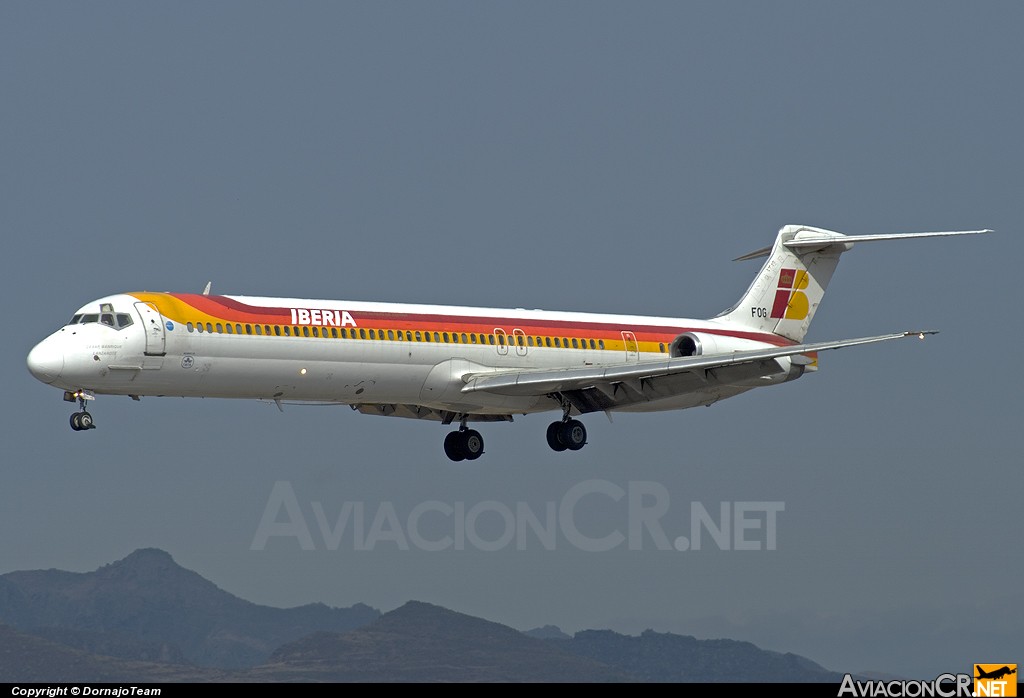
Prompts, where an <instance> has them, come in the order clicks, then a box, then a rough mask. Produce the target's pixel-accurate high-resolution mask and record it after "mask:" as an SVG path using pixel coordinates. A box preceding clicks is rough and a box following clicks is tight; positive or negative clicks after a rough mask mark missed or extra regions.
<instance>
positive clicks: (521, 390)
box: [27, 225, 992, 461]
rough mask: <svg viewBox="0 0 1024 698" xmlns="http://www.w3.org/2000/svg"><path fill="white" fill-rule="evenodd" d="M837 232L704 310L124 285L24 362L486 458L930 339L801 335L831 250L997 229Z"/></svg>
mask: <svg viewBox="0 0 1024 698" xmlns="http://www.w3.org/2000/svg"><path fill="white" fill-rule="evenodd" d="M989 232H992V231H991V230H987V229H986V230H964V231H946V232H928V233H886V234H881V235H844V234H842V233H837V232H834V231H830V230H825V229H822V228H815V227H810V226H803V225H786V226H784V227H783V228H782V229H781V230H780V231H779V233H778V235H777V237H776V239H775V243H774V244H773V245H772V246H771V247H766V248H764V249H761V250H757V251H756V252H752V253H750V254H747V255H743V256H742V257H738V258H737V261H739V260H749V259H759V258H761V257H766V258H767V259H766V261H765V262H764V265H763V266H762V267H761V270H760V271H759V272H758V273H757V275H756V276H755V277H754V280H753V282H752V283H751V285H750V287H749V288H748V289H747V291H746V293H744V294H743V296H742V297H741V298H740V300H739V301H738V302H737V303H736V304H735V305H733V306H732V307H731V308H729V309H728V310H725V311H723V312H722V313H720V314H719V315H717V316H715V317H713V318H710V319H706V320H694V319H685V318H666V317H645V316H632V315H604V314H596V313H576V312H550V311H544V310H524V309H515V310H502V309H493V308H472V307H460V306H437V305H409V304H398V303H374V302H357V301H334V300H311V299H304V298H266V297H249V296H226V295H225V296H222V295H211V294H210V285H209V284H207V287H206V289H205V290H204V291H203V293H169V292H167V293H151V292H132V293H121V294H117V295H111V296H107V297H105V298H100V299H98V300H94V301H92V302H90V303H87V304H85V305H84V306H82V307H81V308H79V309H78V310H77V311H76V312H75V313H74V314H73V316H72V318H71V320H70V321H69V322H68V323H67V324H66V325H64V326H63V327H61V328H60V329H59V330H57V331H56V332H54V333H53V334H51V335H50V336H49V337H47V338H46V339H44V340H42V341H41V342H39V344H37V345H36V346H35V347H34V348H33V349H32V350H31V352H30V353H29V355H28V360H27V362H28V369H29V371H30V372H31V373H32V375H33V376H35V377H36V378H37V379H38V380H40V381H42V382H43V383H46V384H49V385H52V386H54V387H56V388H59V389H62V390H64V400H65V401H68V402H77V403H78V406H79V411H78V412H75V413H74V414H72V415H71V418H70V423H71V428H72V429H73V430H75V431H86V430H90V429H93V428H95V422H94V420H93V417H92V415H91V414H90V413H89V412H88V411H87V410H86V403H87V402H88V401H91V400H93V399H95V396H96V395H128V396H129V397H131V398H132V399H133V400H139V399H140V398H141V397H143V396H181V397H221V398H243V399H257V400H263V401H269V402H273V403H275V404H276V405H277V407H278V409H282V410H283V405H285V404H293V403H298V404H309V403H313V404H339V405H349V406H350V407H351V408H352V409H353V410H356V411H358V412H362V413H365V414H376V415H385V416H394V417H406V418H412V419H428V420H436V421H439V422H441V424H443V425H457V428H456V429H455V430H454V431H451V432H450V433H448V434H447V436H446V437H445V439H444V451H445V454H446V455H447V456H448V458H450V459H451V460H453V461H461V460H476V459H477V458H479V457H480V456H481V455H482V454H483V452H484V441H483V437H482V436H481V434H480V432H479V431H477V430H476V429H471V428H469V426H468V425H469V423H471V422H472V423H477V422H494V421H512V418H513V415H518V414H522V415H526V414H530V413H536V412H545V411H557V412H561V417H560V419H557V420H556V421H554V422H552V423H551V424H550V425H549V426H548V428H547V433H546V437H547V443H548V445H549V446H550V447H551V448H552V449H553V450H555V451H566V450H569V451H578V450H579V449H581V448H583V447H584V446H585V445H586V443H587V430H586V427H585V426H584V424H583V422H582V421H581V420H580V419H578V417H580V416H582V415H587V414H591V413H594V412H605V413H607V414H608V416H609V418H611V413H612V412H655V411H663V410H678V409H685V408H689V407H696V406H699V405H711V404H713V403H715V402H718V401H720V400H724V399H726V398H729V397H733V396H736V395H739V394H741V393H744V392H746V391H748V390H752V389H753V388H757V387H761V386H769V385H777V384H780V383H786V382H789V381H792V380H795V379H797V378H799V377H801V376H802V375H804V374H806V373H811V372H814V371H816V370H817V368H818V363H817V356H818V352H822V351H827V350H833V349H840V348H843V347H852V346H860V345H866V344H873V343H877V342H886V341H890V340H895V339H901V338H905V337H920V338H922V339H923V338H924V337H925V335H927V334H934V332H932V331H925V332H922V331H916V330H915V331H906V332H895V333H890V334H883V335H878V336H873V337H861V338H856V339H846V340H838V341H826V342H812V343H804V336H805V335H806V333H807V330H808V327H809V326H810V324H811V320H812V319H813V318H814V315H815V312H816V311H817V309H818V306H819V304H820V302H821V300H822V297H823V295H824V293H825V289H826V287H827V286H828V283H829V280H830V279H831V277H832V274H833V272H834V271H835V269H836V265H837V263H838V262H839V257H840V256H841V255H842V254H843V253H844V252H847V251H849V250H851V249H852V248H853V247H854V246H855V245H858V244H860V243H867V242H876V241H886V240H902V239H913V238H922V237H946V236H959V235H976V234H981V233H989Z"/></svg>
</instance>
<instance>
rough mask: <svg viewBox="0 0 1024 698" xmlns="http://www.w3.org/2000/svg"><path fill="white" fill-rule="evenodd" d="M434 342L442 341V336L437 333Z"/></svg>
mask: <svg viewBox="0 0 1024 698" xmlns="http://www.w3.org/2000/svg"><path fill="white" fill-rule="evenodd" d="M434 341H435V342H440V341H441V335H439V334H438V333H437V332H435V333H434Z"/></svg>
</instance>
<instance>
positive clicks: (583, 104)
mask: <svg viewBox="0 0 1024 698" xmlns="http://www.w3.org/2000/svg"><path fill="white" fill-rule="evenodd" d="M1022 20H1024V8H1021V6H1020V5H1019V4H1013V3H984V4H962V3H934V2H930V3H916V2H915V3H898V4H892V3H856V4H849V3H844V4H835V3H828V4H820V3H740V4H736V3H701V4H689V3H641V4H632V3H630V4H628V5H627V4H614V3H612V4H609V3H593V2H587V3H557V4H551V3H514V4H513V3H508V4H496V3H430V4H408V3H401V4H392V3H360V4H347V3H301V4H296V3H289V4H287V5H282V4H277V3H248V4H242V3H208V2H203V3H158V4H154V3H147V4H139V3H90V4H70V3H69V4H53V3H21V2H7V3H2V4H0V95H2V101H0V105H2V108H0V230H2V235H3V240H4V251H3V256H2V264H3V269H2V275H0V283H2V285H3V286H2V288H3V292H4V297H5V298H7V299H8V305H9V313H8V315H9V317H10V321H9V330H8V332H7V338H8V339H7V341H5V342H3V343H2V344H0V351H2V352H3V355H2V356H3V364H2V365H3V366H5V369H4V371H5V373H4V375H5V376H6V377H7V378H8V387H9V391H8V395H7V399H6V400H4V402H3V405H2V407H0V417H2V420H3V424H4V436H3V442H4V450H5V452H6V455H5V458H4V463H5V465H4V468H3V476H2V478H3V479H2V483H3V484H2V486H0V572H8V571H12V570H18V569H34V568H50V567H57V568H61V569H71V570H81V571H84V570H91V569H95V568H96V567H98V566H100V565H102V564H105V563H108V562H110V561H113V560H115V559H118V558H120V557H123V556H124V555H126V554H127V553H129V552H131V551H132V550H133V549H135V548H138V547H147V546H155V547H160V548H163V549H166V550H167V551H169V552H170V553H171V554H172V555H174V557H175V559H176V560H177V561H178V562H179V563H181V564H182V565H184V566H186V567H189V568H192V569H195V570H196V571H198V572H199V573H201V574H202V575H204V576H205V577H207V578H209V579H211V580H213V581H214V582H216V583H217V584H218V585H220V586H222V587H223V588H225V589H227V590H229V591H231V592H233V593H236V594H238V595H240V596H242V597H244V598H247V599H250V600H252V601H256V602H259V603H265V604H271V605H277V606H289V605H297V604H302V603H307V602H310V601H323V602H325V603H328V604H331V605H348V604H352V603H355V602H365V603H368V604H372V605H374V606H377V607H379V608H382V609H384V610H389V609H391V608H394V607H396V606H398V605H400V604H401V603H403V602H405V601H406V600H408V599H420V600H424V601H429V602H433V603H438V604H442V605H444V606H447V607H450V608H453V609H455V610H458V611H463V612H467V613H472V614H475V615H479V616H482V617H485V618H488V619H492V620H496V621H500V622H504V623H507V624H509V625H512V626H514V627H518V628H524V629H525V628H530V627H533V626H536V625H541V624H545V623H554V624H557V625H559V626H561V627H562V628H563V629H565V630H567V631H570V632H572V631H575V630H578V629H582V628H590V627H614V628H617V629H620V630H625V631H631V632H634V631H639V630H642V629H643V628H645V627H653V628H655V629H658V630H672V631H675V632H683V633H691V634H697V635H699V636H711V637H715V636H728V637H733V638H736V639H745V640H751V641H754V642H756V643H758V644H760V645H761V646H763V647H766V648H770V649H780V650H787V651H794V652H798V653H801V654H804V655H807V656H809V657H811V658H812V659H815V660H817V661H819V662H821V663H823V664H825V665H826V666H828V667H829V668H831V669H835V670H839V671H856V670H864V669H877V670H886V671H892V672H897V673H904V674H921V675H929V674H930V675H932V676H934V674H936V673H938V672H940V671H965V670H967V668H968V666H969V665H970V664H971V663H973V662H1004V661H1005V662H1014V661H1020V660H1022V659H1024V642H1022V641H1021V640H1020V634H1019V627H1020V626H1021V625H1022V622H1024V612H1022V610H1021V609H1022V607H1024V606H1022V602H1024V597H1022V594H1021V592H1020V591H1019V580H1020V578H1021V575H1022V573H1024V563H1022V558H1021V551H1020V530H1021V524H1020V518H1019V514H1018V511H1019V502H1020V494H1021V491H1022V486H1024V475H1022V470H1021V467H1020V447H1019V439H1018V437H1019V432H1020V417H1021V410H1020V406H1019V400H1020V388H1021V380H1020V377H1019V374H1020V364H1019V360H1018V357H1017V353H1018V351H1017V349H1018V347H1019V346H1021V340H1022V336H1021V335H1022V333H1021V330H1020V326H1021V323H1020V322H1019V320H1018V319H1017V311H1018V308H1017V305H1018V303H1017V299H1018V298H1019V296H1020V291H1019V287H1018V285H1017V282H1016V279H1017V278H1019V266H1020V264H1021V259H1022V258H1024V254H1022V253H1024V249H1022V248H1024V245H1022V243H1021V238H1020V235H1019V232H1018V231H1019V229H1020V225H1021V221H1022V212H1024V211H1022V209H1024V204H1022V198H1021V164H1022V162H1024V147H1022V136H1021V125H1020V124H1021V113H1022V111H1024V109H1022V107H1024V97H1022V93H1021V90H1020V89H1019V88H1020V81H1021V75H1022V74H1024V48H1022V47H1021V43H1020V28H1021V26H1022ZM786 223H806V224H810V225H818V226H822V227H826V228H831V229H834V230H839V231H843V232H847V233H852V234H863V233H877V232H889V231H912V230H946V229H963V228H979V227H990V228H995V229H996V230H997V231H998V232H997V234H996V235H991V236H986V237H984V238H980V239H979V238H975V239H957V240H933V241H922V242H916V243H915V242H894V243H885V244H879V245H875V246H862V247H859V248H857V249H856V250H855V251H854V252H852V253H850V254H849V255H846V256H844V258H843V262H842V264H841V265H840V269H839V271H838V272H837V274H836V276H835V278H834V279H833V283H832V285H831V286H830V288H829V292H828V294H827V295H826V298H825V301H824V304H823V306H822V309H821V311H820V312H819V313H818V315H817V316H816V319H815V323H814V325H813V326H812V328H811V332H810V335H809V336H808V340H810V341H814V340H826V339H838V338H845V337H857V336H863V335H868V334H879V333H883V332H888V331H894V330H901V329H909V328H919V327H920V328H926V329H930V328H936V329H939V330H941V331H942V333H941V334H939V335H938V336H937V337H934V338H931V339H929V340H928V341H927V342H924V343H918V342H902V343H896V344H889V345H882V346H873V347H865V348H852V349H845V350H842V351H839V352H831V353H829V354H827V355H823V356H822V360H821V364H822V366H821V371H820V372H819V373H818V374H817V375H812V376H808V377H805V378H803V379H801V380H799V381H797V382H795V383H791V384H787V385H783V386H779V387H774V388H768V389H765V390H761V391H755V392H754V393H750V394H747V395H745V396H741V397H738V398H735V399H733V400H730V401H726V402H724V403H720V404H718V405H716V406H713V407H712V408H710V409H703V408H701V409H695V410H689V411H684V412H674V413H664V414H657V415H648V416H630V415H621V416H616V418H615V421H614V423H611V424H609V423H608V420H607V419H605V418H604V416H603V415H591V416H589V417H588V418H587V419H586V423H587V425H588V428H589V430H590V444H589V445H588V446H587V447H586V448H585V449H584V450H582V451H580V452H579V453H575V454H556V453H553V452H552V451H550V450H549V449H548V448H547V446H546V445H545V443H544V429H545V427H546V425H547V423H548V422H549V421H550V418H549V417H547V416H535V417H527V418H520V419H517V420H516V423H515V424H511V425H509V424H495V425H485V426H484V427H483V428H482V429H481V431H482V432H483V434H484V437H485V439H486V441H487V454H486V455H485V456H484V458H483V459H481V460H479V461H476V462H475V463H473V464H466V463H461V464H453V463H450V462H448V461H447V460H446V459H445V457H444V455H443V453H442V451H441V441H442V439H443V437H444V434H445V433H446V431H447V429H446V428H444V427H441V426H438V425H437V424H435V423H423V424H421V423H416V422H412V421H407V420H400V419H390V420H389V419H383V418H375V417H369V416H364V415H360V414H355V413H352V412H351V411H350V410H349V409H348V408H337V407H331V408H314V407H306V408H299V407H295V408H290V409H288V410H287V411H286V412H285V413H284V414H281V413H279V412H278V411H277V410H276V409H275V408H273V407H268V406H266V405H262V404H260V403H255V402H253V403H248V402H229V401H223V400H181V399H170V398H168V399H155V398H150V399H143V401H142V402H141V403H134V402H132V401H130V400H129V399H128V398H123V397H105V398H104V397H101V398H100V399H99V400H98V401H97V402H96V403H95V404H94V405H93V407H92V409H91V411H92V413H93V415H94V417H95V418H96V422H97V424H98V427H99V428H98V429H97V430H95V431H91V432H88V433H85V434H77V433H73V432H72V431H71V430H70V429H69V428H68V425H67V417H68V415H69V414H70V412H71V411H72V408H71V406H70V405H67V404H65V403H63V402H61V400H60V393H59V392H57V391H55V390H53V389H52V388H48V387H46V386H44V385H42V384H41V383H38V382H36V381H35V380H34V379H33V378H32V377H31V376H30V375H29V374H28V372H27V371H26V369H25V356H26V354H27V353H28V351H29V349H30V348H31V347H32V345H33V344H34V343H35V342H37V341H38V340H40V339H42V338H43V337H44V336H46V335H47V334H48V333H49V332H51V331H52V330H54V329H55V328H56V327H58V326H59V325H60V324H62V323H63V322H64V321H66V320H67V319H68V318H69V317H70V315H71V313H72V311H74V310H75V309H76V308H77V307H79V306H80V305H82V304H84V303H85V302H87V301H89V300H91V299H94V298H97V297H100V296H104V295H107V294H110V293H115V292H120V291H128V290H175V291H194V292H198V291H200V290H201V289H202V288H203V285H204V284H205V283H206V282H207V281H208V280H210V279H212V280H213V287H214V291H215V292H220V293H234V294H251V295H288V296H298V297H310V298H344V299H359V300H386V301H400V302H401V301H408V302H427V303H454V304H467V305H483V306H498V307H520V306H521V307H527V308H535V307H540V308H548V309H560V310H581V311H595V312H626V313H641V314H653V315H669V316H681V317H707V316H710V315H713V314H715V313H716V312H718V311H719V310H721V309H722V308H725V307H727V306H729V305H731V304H732V303H733V302H734V301H735V300H736V298H738V297H739V295H740V294H741V293H742V292H743V290H744V289H745V288H746V286H747V284H748V283H749V281H750V279H751V278H752V276H753V274H754V273H755V272H756V271H757V263H756V262H747V263H732V262H730V261H729V260H730V259H732V258H733V257H735V256H738V255H740V254H743V253H745V252H749V251H750V250H753V249H757V248H759V247H762V246H764V245H767V244H770V243H771V241H772V239H773V237H774V235H775V233H776V231H777V229H778V228H779V227H780V226H782V225H783V224H786ZM275 482H284V483H286V489H287V490H288V491H290V492H293V493H294V495H295V501H296V503H297V504H298V505H299V508H300V511H301V517H302V519H303V521H304V522H305V524H306V525H307V526H308V527H309V528H310V530H311V538H312V541H313V548H314V549H313V550H303V549H302V548H301V546H300V542H299V540H298V539H297V538H296V537H294V536H293V537H286V536H279V537H274V538H271V539H270V540H269V541H268V542H267V544H266V545H265V546H264V549H262V550H253V549H252V547H253V543H254V539H255V538H256V536H257V533H258V528H259V524H260V520H261V517H262V516H263V514H264V512H265V510H266V509H267V507H268V501H270V499H271V494H272V492H273V491H274V483H275ZM594 482H597V483H598V484H597V487H598V488H599V489H600V488H605V489H607V488H608V486H614V487H620V488H623V489H624V490H625V489H628V488H629V483H630V482H645V483H653V485H651V486H650V487H655V486H656V488H661V489H660V490H659V491H663V492H665V493H667V494H668V495H669V496H670V498H671V506H670V508H669V511H668V512H667V513H666V514H665V516H664V517H663V519H662V522H663V523H664V526H665V529H666V531H667V532H668V533H669V534H671V536H670V537H674V536H675V535H678V534H680V533H686V532H687V531H688V530H689V522H690V519H689V517H690V514H691V510H692V509H693V507H692V506H691V504H690V503H691V502H699V503H701V505H700V506H702V507H704V508H705V509H707V510H708V511H711V512H715V513H716V514H717V513H718V512H719V506H720V503H722V502H725V503H728V504H729V506H733V503H735V502H743V501H754V502H781V503H783V504H784V507H785V509H784V511H782V512H780V513H779V514H778V516H777V522H776V523H777V531H776V533H777V549H776V550H772V551H768V550H761V551H742V550H719V549H718V548H717V547H716V546H712V545H709V544H708V543H707V542H706V543H705V547H704V548H702V549H701V550H699V551H697V550H690V551H687V552H677V551H673V550H658V549H656V546H655V544H654V541H653V539H652V538H651V537H650V536H646V537H645V538H644V539H643V540H642V542H643V546H642V549H639V550H630V549H629V546H627V545H626V544H623V545H621V546H618V547H616V548H613V549H612V550H609V551H605V552H587V551H584V550H580V549H579V547H578V546H576V545H574V544H572V542H571V541H570V540H568V538H567V537H566V536H565V535H563V534H561V533H560V534H559V535H558V536H557V537H556V541H555V546H554V547H555V549H554V550H548V549H546V548H545V546H544V545H542V544H541V543H540V541H539V540H538V538H537V537H536V536H527V537H526V539H525V541H526V544H525V548H526V549H525V550H518V549H517V546H516V544H515V543H514V542H513V543H512V544H510V545H506V546H504V547H501V549H499V550H496V551H487V550H483V549H481V546H474V545H472V544H468V545H467V546H466V549H464V550H452V549H449V550H443V551H436V552H431V551H426V550H422V549H417V547H416V546H411V547H412V548H413V549H411V550H399V549H398V545H397V544H396V543H395V542H393V541H388V540H384V539H381V540H380V541H379V542H378V544H377V545H375V546H373V549H372V550H357V549H356V545H355V543H354V542H353V538H352V537H351V534H350V533H349V531H350V530H351V529H347V530H346V532H345V533H344V535H343V536H342V538H341V539H340V542H338V543H337V544H336V545H333V546H332V545H331V544H330V541H329V540H328V539H327V538H325V536H324V535H323V531H322V530H321V527H320V526H319V524H318V519H317V513H316V512H317V511H320V512H322V514H323V517H325V518H326V520H327V521H328V523H329V524H330V526H333V525H334V522H336V520H337V519H338V517H339V515H340V514H341V512H343V511H344V509H343V507H344V506H345V503H346V502H354V503H361V506H362V507H363V509H364V511H365V512H366V513H365V517H366V521H365V527H366V529H369V528H370V527H371V525H372V521H373V518H374V516H375V515H376V512H378V511H381V510H384V511H385V513H386V512H387V510H388V509H389V508H390V509H391V510H393V511H394V512H395V513H396V515H397V519H398V520H399V523H400V524H401V526H402V528H403V529H404V528H406V522H407V517H408V515H409V514H410V512H412V511H413V510H414V509H415V508H416V507H417V505H420V504H423V503H425V502H431V501H436V502H442V503H446V504H448V505H451V506H452V507H453V508H454V507H455V506H456V505H461V506H463V507H464V508H465V510H467V511H468V510H470V509H472V508H473V507H474V506H478V505H479V506H478V509H479V508H484V509H488V507H489V510H488V512H485V513H484V514H482V515H481V516H480V518H479V519H478V520H477V524H478V526H479V532H480V535H481V537H486V536H490V537H491V539H494V534H493V531H494V530H497V531H499V532H500V530H501V526H500V524H501V519H500V516H499V513H496V512H498V510H499V509H500V508H501V506H504V507H507V508H508V509H509V510H512V511H515V510H516V507H517V506H523V505H525V506H526V507H527V508H529V509H530V510H531V511H534V512H537V513H538V514H541V515H542V514H543V513H544V511H545V507H546V503H547V502H554V503H556V504H559V503H562V502H563V501H564V499H565V498H566V496H567V494H568V493H571V492H579V491H580V488H581V487H582V488H587V487H591V486H592V485H593V483H594ZM602 483H603V484H602ZM640 487H641V489H642V487H647V486H646V485H645V486H640ZM574 488H575V489H574ZM487 502H496V503H497V504H498V505H501V506H498V505H487V504H486V503H487ZM314 503H317V506H318V507H319V509H317V508H316V507H315V506H314ZM519 503H524V504H523V505H520V504H519ZM576 515H577V518H576V521H577V523H578V524H579V527H580V528H581V529H582V530H585V531H586V532H587V533H588V535H590V536H591V537H596V536H600V535H604V534H605V533H607V532H609V531H612V530H616V529H617V530H621V531H622V532H624V533H625V532H626V531H627V524H626V521H627V518H628V516H629V515H630V510H629V505H628V503H627V499H623V500H620V501H618V502H616V501H613V499H612V498H610V497H609V496H607V494H601V493H600V492H598V493H591V494H590V495H588V496H587V497H586V498H584V499H583V500H581V502H580V505H579V508H578V511H577V512H576ZM286 518H287V517H285V516H283V515H282V516H280V517H278V520H279V521H285V520H286ZM456 518H458V517H457V516H456V515H454V514H453V515H452V516H451V517H450V518H448V517H445V516H444V515H443V514H442V513H439V512H437V511H434V512H433V513H430V514H428V515H425V516H424V518H423V519H422V520H423V521H424V522H426V523H425V528H424V530H425V531H428V530H429V532H430V535H431V536H433V537H434V538H440V537H441V536H443V535H445V534H446V530H447V533H449V534H450V533H452V531H453V528H454V523H453V521H454V520H455V519H456ZM446 526H447V529H446ZM328 532H330V531H328ZM706 540H707V539H706ZM332 547H333V548H334V549H331V548H332Z"/></svg>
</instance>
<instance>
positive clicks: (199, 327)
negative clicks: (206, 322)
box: [196, 322, 203, 334]
mask: <svg viewBox="0 0 1024 698" xmlns="http://www.w3.org/2000/svg"><path fill="white" fill-rule="evenodd" d="M196 330H197V331H198V332H199V333H200V334H202V332H203V323H201V322H197V323H196Z"/></svg>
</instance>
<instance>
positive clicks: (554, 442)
mask: <svg viewBox="0 0 1024 698" xmlns="http://www.w3.org/2000/svg"><path fill="white" fill-rule="evenodd" d="M561 430H562V423H561V422H551V424H549V425H548V446H550V447H551V450H552V451H564V450H565V448H566V446H565V444H563V443H562V441H561V440H560V439H559V438H558V433H559V432H560V431H561Z"/></svg>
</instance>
